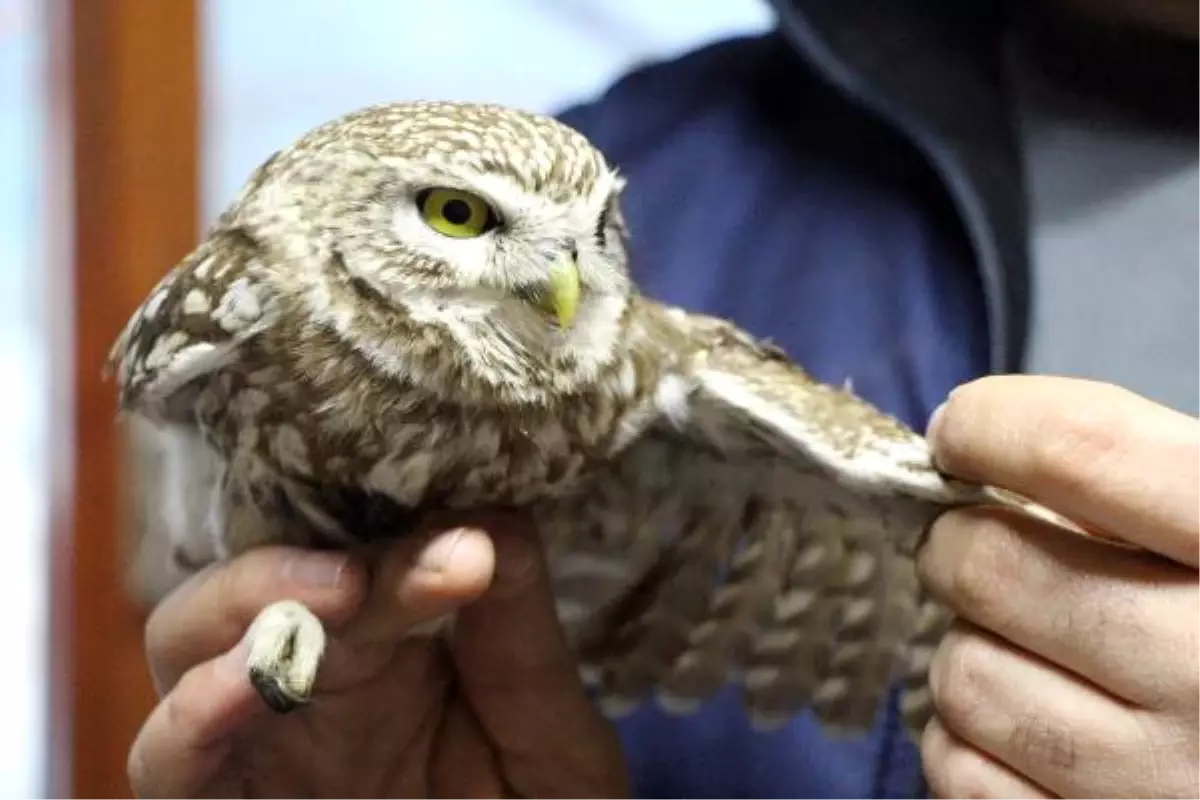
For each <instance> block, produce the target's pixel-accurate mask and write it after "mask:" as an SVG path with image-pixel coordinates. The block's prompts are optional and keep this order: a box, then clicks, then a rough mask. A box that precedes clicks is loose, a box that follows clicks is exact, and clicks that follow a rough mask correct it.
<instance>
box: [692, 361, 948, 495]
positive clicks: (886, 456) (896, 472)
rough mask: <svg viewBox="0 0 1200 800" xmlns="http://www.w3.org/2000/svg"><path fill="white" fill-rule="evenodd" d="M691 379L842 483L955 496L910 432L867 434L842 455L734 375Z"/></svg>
mask: <svg viewBox="0 0 1200 800" xmlns="http://www.w3.org/2000/svg"><path fill="white" fill-rule="evenodd" d="M697 377H698V379H699V381H700V385H701V387H702V388H703V389H704V391H705V392H706V393H708V394H710V395H712V396H713V397H715V398H716V399H718V400H720V401H721V402H722V403H725V404H728V405H729V406H731V407H733V408H736V409H739V410H741V411H742V412H744V413H745V414H746V415H748V416H749V417H750V418H752V419H754V420H755V421H757V422H759V423H765V424H766V425H768V426H769V427H770V428H771V429H772V430H773V431H775V432H776V433H778V434H779V435H780V436H781V437H783V438H784V439H785V440H786V441H787V442H788V444H789V445H792V446H794V447H795V448H796V449H797V450H798V451H800V452H802V453H804V454H805V455H806V456H808V457H809V458H811V459H812V460H813V461H814V462H816V463H817V464H819V465H821V466H823V467H825V468H826V469H828V470H830V471H831V472H832V473H833V474H834V475H835V476H837V479H838V480H839V481H840V482H841V483H843V484H845V485H847V486H851V487H853V488H856V489H862V490H863V491H866V492H870V493H873V494H874V493H882V494H894V493H896V492H897V491H898V490H903V491H906V492H909V493H911V494H912V495H913V496H915V497H920V498H923V499H928V500H935V501H939V500H947V499H957V498H958V496H959V490H957V489H950V487H948V485H947V482H946V480H945V478H943V477H942V476H941V475H940V474H939V473H938V472H937V471H936V470H935V469H934V468H933V458H932V455H931V454H930V451H929V447H928V445H927V444H926V443H925V440H924V439H923V438H921V437H920V436H917V435H916V434H913V435H912V436H910V437H906V438H882V437H876V438H872V439H870V440H869V442H870V444H869V446H860V447H856V448H854V450H853V451H852V452H849V453H847V452H846V448H845V447H844V446H843V445H842V444H840V443H838V442H835V441H834V438H833V436H834V432H832V431H830V430H828V429H827V428H826V427H825V426H823V425H819V424H811V423H808V422H807V421H806V420H804V419H803V418H802V417H799V416H797V415H796V414H795V413H794V412H793V411H792V410H791V409H788V408H784V407H781V406H779V405H776V404H775V403H772V402H770V401H769V400H768V399H766V398H764V397H763V396H762V395H760V394H758V393H756V392H754V391H753V389H752V388H751V387H750V385H749V384H748V383H747V382H746V381H744V380H742V379H740V378H738V377H737V376H735V375H731V374H729V373H726V372H722V371H719V370H711V369H706V370H701V371H700V372H699V373H698V376H697Z"/></svg>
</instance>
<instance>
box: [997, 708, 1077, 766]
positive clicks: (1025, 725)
mask: <svg viewBox="0 0 1200 800" xmlns="http://www.w3.org/2000/svg"><path fill="white" fill-rule="evenodd" d="M1008 749H1009V751H1010V752H1011V753H1012V754H1013V757H1014V760H1015V761H1017V762H1018V763H1023V764H1041V765H1043V766H1044V767H1046V768H1049V769H1051V770H1053V771H1055V772H1058V773H1065V774H1070V773H1072V772H1074V771H1075V767H1076V763H1077V761H1078V753H1077V742H1076V736H1075V732H1074V730H1072V728H1071V726H1070V725H1068V724H1066V723H1064V722H1060V721H1057V720H1054V719H1053V718H1050V717H1047V716H1043V715H1037V714H1028V715H1024V716H1021V717H1018V718H1017V719H1016V720H1015V721H1014V723H1013V727H1012V732H1011V733H1010V734H1009V736H1008Z"/></svg>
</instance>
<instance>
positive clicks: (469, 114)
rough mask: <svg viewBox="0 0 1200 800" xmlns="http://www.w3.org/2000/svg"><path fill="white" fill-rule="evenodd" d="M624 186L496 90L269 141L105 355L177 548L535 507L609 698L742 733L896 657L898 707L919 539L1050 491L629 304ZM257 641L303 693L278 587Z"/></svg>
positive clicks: (922, 626) (313, 661)
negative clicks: (713, 713) (969, 478)
mask: <svg viewBox="0 0 1200 800" xmlns="http://www.w3.org/2000/svg"><path fill="white" fill-rule="evenodd" d="M622 186H623V180H622V178H621V177H620V176H619V175H618V174H617V173H616V171H615V170H614V169H613V168H612V167H611V166H610V165H609V164H608V163H607V162H606V161H605V158H604V157H603V155H602V154H601V153H600V152H598V151H597V149H596V148H594V147H593V146H592V145H591V144H590V143H589V142H588V141H587V140H586V139H585V138H584V137H583V136H581V135H580V134H579V133H577V132H576V131H574V130H572V129H570V128H568V127H566V126H564V125H562V124H560V123H558V122H556V121H555V120H553V119H550V118H547V117H543V116H538V115H534V114H529V113H524V112H521V111H517V110H512V109H507V108H503V107H499V106H494V105H476V104H465V103H447V102H418V103H406V104H392V105H382V106H376V107H371V108H367V109H364V110H361V111H357V112H354V113H351V114H349V115H347V116H344V117H342V118H340V119H337V120H335V121H332V122H330V123H327V124H325V125H322V126H320V127H318V128H316V129H314V130H312V131H311V132H309V133H307V134H306V135H304V136H303V137H301V138H300V139H299V140H298V141H297V142H296V143H294V144H293V145H291V146H290V147H288V148H286V149H284V150H281V151H279V152H277V153H275V154H274V155H273V156H271V157H270V158H269V159H267V161H266V162H265V163H264V164H262V166H260V167H259V168H258V169H257V170H256V171H255V173H254V174H253V176H252V177H251V178H250V180H249V181H248V183H247V184H246V185H245V187H244V188H243V190H242V191H241V193H240V195H239V196H238V197H237V198H236V199H235V200H234V202H233V203H232V205H231V206H230V207H229V209H228V210H227V211H226V212H225V213H224V214H223V215H222V216H221V217H220V218H219V219H218V220H217V221H216V223H215V224H214V226H213V227H212V228H211V229H210V230H209V232H208V233H207V235H206V237H205V238H204V240H203V241H202V242H201V244H200V245H199V246H198V247H197V248H196V249H195V251H194V252H192V253H191V254H190V255H188V256H187V257H186V258H185V259H184V260H183V261H182V262H181V263H180V264H179V265H178V266H176V267H175V268H174V269H173V270H172V271H171V272H170V273H169V274H167V275H166V277H165V278H164V279H163V280H162V281H161V283H160V284H159V285H158V286H157V287H156V288H155V289H154V290H153V291H152V292H151V293H150V294H149V296H148V297H147V298H146V300H145V301H144V303H143V304H142V305H141V307H140V308H139V309H138V310H137V311H136V313H135V314H134V315H133V317H132V319H131V320H130V321H129V323H128V325H127V326H126V327H125V329H124V331H123V332H122V333H121V335H120V337H119V338H118V340H117V342H116V344H115V346H114V348H113V351H112V355H111V364H110V366H111V369H112V371H113V373H114V374H115V375H116V378H117V382H118V385H119V398H120V406H121V408H122V410H123V411H124V412H126V413H128V414H133V415H136V417H137V418H139V419H141V420H143V421H145V422H149V423H151V424H152V425H153V426H154V428H155V430H156V431H157V432H158V435H159V436H160V437H161V438H162V441H163V442H164V447H165V450H164V452H166V453H167V454H168V455H169V456H170V459H171V464H170V467H171V475H172V476H174V477H173V480H172V481H171V482H170V485H171V486H173V487H175V489H176V491H175V492H174V494H173V495H171V496H164V497H163V498H162V500H161V501H162V502H163V503H166V504H170V505H171V507H172V509H175V511H174V512H173V513H172V515H168V516H169V518H171V519H174V520H175V521H174V523H173V524H171V525H168V526H167V530H166V533H165V534H163V535H165V536H169V537H170V546H169V550H170V551H171V553H172V556H173V560H174V564H175V566H176V567H179V568H181V574H182V573H186V571H188V570H190V569H195V568H198V567H200V566H203V565H204V564H206V563H210V562H212V561H214V560H217V559H224V558H228V557H231V556H233V555H236V554H237V553H240V552H242V551H245V550H246V549H247V548H251V547H255V546H258V545H263V544H268V543H288V544H296V545H311V546H321V547H340V548H351V549H353V548H362V547H366V546H367V544H368V543H369V542H370V541H371V540H372V539H377V538H378V537H380V536H390V535H402V532H403V531H404V530H406V529H411V526H412V525H413V522H414V519H415V518H416V517H417V516H418V515H420V514H421V513H423V512H427V511H430V510H433V509H469V508H473V507H485V506H486V507H507V508H518V509H523V510H525V511H527V512H528V513H529V514H530V515H531V517H532V518H533V519H534V520H535V521H536V524H537V528H538V531H539V533H540V536H541V539H542V541H543V543H544V548H545V551H546V555H547V560H548V564H549V567H550V572H551V576H552V580H553V584H554V590H555V598H556V601H557V608H558V615H559V619H560V620H561V624H562V626H563V628H564V632H565V633H566V635H567V636H568V638H569V641H570V642H571V644H572V647H573V648H574V651H575V652H576V653H577V655H578V659H579V665H580V669H581V673H582V675H583V676H584V678H585V680H587V681H588V682H589V683H590V684H591V685H592V686H593V687H594V689H595V692H596V696H597V697H598V700H599V702H600V704H601V705H602V707H603V708H604V709H605V710H606V711H608V712H609V713H612V714H619V713H622V712H628V711H629V710H631V709H633V708H634V707H635V706H637V705H639V704H640V703H642V702H645V701H646V700H647V698H651V697H653V698H655V699H656V700H657V701H658V702H659V703H660V704H661V705H662V706H663V707H665V708H666V709H667V710H669V711H671V712H675V713H688V712H691V711H693V710H695V709H696V708H697V707H698V706H699V705H700V704H701V703H702V702H703V701H704V700H705V699H706V698H708V697H710V696H711V695H712V694H714V693H715V692H716V691H717V690H718V689H720V688H721V687H722V686H724V685H725V684H727V683H729V682H731V681H732V682H736V683H737V684H739V685H740V687H741V691H742V696H743V697H744V703H745V707H746V710H747V712H748V716H749V718H750V719H751V720H752V721H753V722H754V723H755V724H756V725H759V726H763V727H770V726H773V725H778V724H780V723H782V722H784V721H786V720H787V719H788V718H789V717H791V716H792V715H794V714H795V713H797V712H798V711H800V710H802V709H806V708H808V709H811V710H812V711H813V712H814V713H815V714H816V716H817V717H818V718H819V719H820V720H821V721H822V722H823V723H825V725H826V726H827V727H828V728H829V729H830V730H831V731H833V732H836V731H848V732H854V731H859V730H862V729H864V728H866V727H867V726H868V725H869V724H870V723H871V721H872V718H873V715H874V714H875V712H876V710H877V708H878V706H879V703H880V701H881V699H882V697H883V695H884V693H885V691H886V690H887V689H888V687H889V686H891V685H894V684H895V683H896V682H897V681H899V682H902V683H903V684H904V685H905V687H906V691H905V695H904V699H903V701H902V707H903V711H904V713H905V716H906V719H907V720H908V722H909V724H910V726H911V728H912V730H914V731H916V730H917V729H919V727H920V726H921V725H922V724H923V723H924V721H925V720H926V719H927V718H928V716H929V714H930V701H929V694H928V691H927V689H926V686H925V671H926V667H927V664H928V660H929V656H930V654H931V652H932V648H933V646H934V645H935V644H936V641H937V639H938V637H939V636H940V635H941V633H942V632H943V631H944V630H945V628H946V626H947V624H948V622H949V615H948V614H947V612H946V611H945V610H943V609H942V608H939V607H938V606H937V605H936V604H935V603H933V602H932V601H931V600H930V599H929V598H927V597H926V596H925V595H924V594H923V593H922V590H921V587H920V586H919V584H918V581H917V578H916V574H915V570H914V551H915V550H916V548H917V546H918V543H919V541H920V539H921V536H922V534H923V532H924V531H925V529H926V528H927V526H928V524H929V523H930V522H931V520H932V519H933V517H934V516H935V515H937V514H938V513H939V512H941V511H942V510H944V509H946V508H947V507H950V506H953V505H958V504H967V503H994V504H1004V505H1010V506H1015V507H1020V508H1025V509H1026V510H1027V511H1030V512H1031V513H1038V514H1042V515H1043V516H1048V515H1049V512H1048V511H1046V510H1045V509H1042V508H1041V507H1039V506H1033V505H1032V504H1029V503H1026V502H1025V501H1024V500H1022V499H1020V498H1015V497H1012V496H1010V495H1006V494H1004V493H1002V492H1000V491H998V490H995V489H992V488H989V487H981V486H975V485H968V484H964V483H961V482H958V481H956V480H953V479H950V478H948V477H946V476H944V475H942V474H940V473H939V472H938V471H937V470H936V469H935V468H934V466H933V465H932V463H931V458H930V453H929V450H928V448H927V445H926V442H925V440H924V439H923V438H922V437H920V436H918V435H916V434H915V433H914V432H912V431H910V430H909V429H907V428H906V427H904V426H903V425H902V424H901V423H899V422H898V421H896V420H894V419H892V418H890V417H888V416H886V415H884V414H883V413H881V412H880V411H878V410H876V409H875V408H874V407H872V406H871V405H869V404H868V403H866V402H865V401H863V400H861V399H859V398H858V397H856V396H855V395H854V394H853V393H851V392H850V391H848V390H846V389H839V388H834V387H830V386H826V385H823V384H821V383H818V382H816V381H814V380H813V379H811V378H810V377H809V376H808V375H807V374H806V373H805V372H804V371H803V370H802V369H801V368H800V367H799V366H797V365H796V364H794V363H792V362H791V361H790V360H789V359H788V357H787V356H786V355H785V354H784V353H783V352H781V351H780V350H778V349H776V348H775V347H773V346H771V345H770V344H767V343H765V342H761V341H756V340H755V339H754V338H752V337H751V336H749V335H747V334H746V333H744V332H743V331H741V330H739V329H738V328H737V327H735V326H734V325H732V324H730V323H728V322H726V321H723V320H721V319H716V318H713V317H710V316H704V315H701V314H696V313H691V312H689V311H686V310H683V309H680V308H672V307H669V306H666V305H663V304H661V303H657V302H654V301H652V300H650V299H648V298H646V297H644V296H642V295H640V294H639V293H638V291H637V289H636V288H635V286H634V285H633V283H632V282H631V277H630V274H629V271H628V264H627V262H628V247H629V241H628V237H627V234H626V229H625V225H624V222H623V219H622V214H621V207H620V201H619V198H620V194H621V189H622ZM167 566H168V565H166V564H164V565H162V566H161V568H162V569H166V568H167ZM446 630H448V629H447V628H443V631H442V633H443V634H444V633H445V631H446ZM248 637H249V642H250V651H249V656H248V663H247V670H248V674H249V677H250V679H251V681H252V682H253V684H254V686H255V687H256V688H257V690H258V691H259V693H260V694H261V695H262V697H263V699H264V701H265V702H266V703H267V704H268V705H270V706H271V707H272V708H273V709H275V710H277V711H287V710H290V709H292V708H294V707H296V706H297V705H299V704H303V703H305V702H306V701H308V700H309V698H310V695H311V691H312V686H313V682H314V679H315V677H316V675H317V672H318V670H319V666H320V661H321V657H322V652H323V648H324V643H325V633H324V631H323V629H322V627H321V623H320V622H318V621H317V619H316V618H315V617H314V616H313V615H312V614H311V613H310V612H309V611H308V610H306V609H305V608H304V607H303V606H301V605H299V604H296V603H294V602H287V603H279V604H276V605H272V606H269V607H267V608H266V609H264V610H263V611H262V613H261V614H260V615H259V616H258V618H257V619H256V620H255V622H254V624H253V625H252V626H251V629H250V631H249V632H248Z"/></svg>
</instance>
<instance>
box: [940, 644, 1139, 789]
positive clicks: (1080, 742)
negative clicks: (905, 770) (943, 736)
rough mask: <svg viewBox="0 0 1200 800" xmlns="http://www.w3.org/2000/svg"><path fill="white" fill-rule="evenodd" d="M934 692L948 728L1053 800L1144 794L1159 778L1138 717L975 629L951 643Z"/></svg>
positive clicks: (943, 655)
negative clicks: (1052, 794)
mask: <svg viewBox="0 0 1200 800" xmlns="http://www.w3.org/2000/svg"><path fill="white" fill-rule="evenodd" d="M929 686H930V690H931V692H932V693H933V700H934V705H935V706H936V708H937V714H938V717H939V718H940V719H941V720H942V722H943V723H944V724H945V725H946V727H947V728H948V729H950V730H951V731H953V732H954V733H955V734H956V735H957V736H959V737H960V738H962V739H963V740H964V741H965V742H968V743H969V744H971V745H972V746H974V747H976V748H978V749H979V750H981V751H982V752H984V753H987V754H988V755H990V756H991V757H993V758H995V759H996V760H998V761H1000V762H1001V763H1003V764H1005V765H1007V766H1008V767H1010V768H1011V769H1012V770H1014V771H1016V772H1017V773H1019V774H1021V775H1024V776H1026V777H1027V778H1028V779H1029V780H1031V781H1033V782H1035V783H1037V784H1038V785H1040V786H1044V787H1046V788H1047V789H1049V790H1050V791H1052V792H1055V793H1056V794H1060V795H1065V796H1072V797H1097V796H1105V797H1113V796H1119V797H1132V796H1141V795H1137V794H1136V793H1138V792H1141V791H1145V787H1146V786H1147V785H1148V783H1147V782H1148V781H1151V780H1152V778H1153V777H1154V776H1153V775H1151V774H1150V772H1148V770H1149V771H1151V772H1152V771H1153V768H1154V760H1153V759H1150V758H1148V757H1147V753H1148V752H1149V749H1148V744H1149V743H1148V742H1147V740H1146V736H1145V731H1144V726H1143V725H1142V724H1141V722H1140V720H1141V719H1142V718H1143V717H1142V716H1141V715H1140V713H1139V712H1137V711H1135V710H1133V709H1131V708H1130V707H1129V706H1127V705H1125V704H1124V703H1121V702H1120V701H1118V700H1117V699H1116V698H1114V697H1112V696H1111V695H1109V694H1106V693H1105V692H1103V691H1101V690H1099V689H1097V688H1096V687H1094V686H1092V685H1090V684H1088V683H1086V682H1084V681H1081V680H1079V679H1078V678H1076V677H1075V676H1073V675H1069V674H1067V673H1065V672H1063V671H1061V670H1059V669H1057V668H1056V667H1054V666H1053V665H1051V664H1049V663H1047V662H1045V661H1042V660H1040V659H1038V658H1036V657H1035V656H1032V655H1030V654H1028V653H1025V652H1023V651H1020V650H1018V649H1015V648H1014V647H1012V646H1011V645H1009V644H1007V643H1005V642H1004V641H1002V640H1000V639H998V638H996V637H993V636H991V635H989V634H986V633H984V632H982V631H980V630H979V629H977V628H973V627H971V626H969V625H965V624H961V623H959V624H957V625H956V626H955V627H954V628H953V629H952V630H951V631H950V632H949V633H948V634H947V635H946V637H945V638H944V639H943V640H942V643H941V645H940V646H939V647H938V649H937V651H936V652H935V653H934V657H933V660H932V661H931V662H930V665H929ZM1131 793H1132V794H1131Z"/></svg>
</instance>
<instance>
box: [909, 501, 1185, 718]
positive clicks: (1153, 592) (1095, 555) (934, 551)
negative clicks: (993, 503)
mask: <svg viewBox="0 0 1200 800" xmlns="http://www.w3.org/2000/svg"><path fill="white" fill-rule="evenodd" d="M917 569H918V572H919V575H920V577H921V580H922V582H923V583H924V585H925V586H926V588H927V589H928V590H929V591H930V592H931V593H932V594H933V595H935V596H936V597H938V598H939V599H940V600H942V601H943V602H945V603H946V604H947V605H949V606H950V607H951V608H952V609H953V610H954V611H955V612H956V613H957V614H958V615H959V616H960V617H962V618H964V619H967V620H970V621H971V622H973V623H975V624H976V625H978V626H980V627H982V628H985V629H987V630H989V631H993V632H995V633H997V634H999V635H1000V636H1002V637H1004V638H1005V639H1008V640H1010V641H1012V642H1014V643H1015V644H1017V645H1019V646H1020V647H1022V648H1024V649H1026V650H1029V651H1031V652H1033V653H1036V654H1038V655H1040V656H1042V657H1043V658H1046V659H1048V660H1050V661H1052V662H1054V663H1056V664H1059V665H1061V666H1063V667H1065V668H1066V669H1068V670H1071V671H1073V672H1076V673H1078V674H1079V675H1082V676H1084V677H1086V678H1087V679H1088V680H1090V681H1092V682H1094V683H1096V684H1098V685H1100V686H1102V687H1104V688H1105V689H1107V690H1109V691H1111V692H1113V693H1115V694H1117V695H1120V696H1121V697H1124V698H1126V699H1128V700H1131V701H1133V702H1135V703H1138V704H1140V705H1142V706H1145V707H1147V708H1159V707H1163V706H1168V705H1172V704H1174V703H1177V702H1178V701H1179V700H1180V699H1184V698H1186V697H1187V696H1192V697H1194V696H1195V692H1196V690H1197V679H1196V671H1197V657H1196V653H1197V649H1198V648H1200V643H1198V636H1197V630H1198V628H1200V602H1198V599H1197V598H1198V595H1197V592H1196V574H1195V572H1193V571H1191V570H1188V569H1187V568H1185V567H1182V566H1179V565H1176V564H1172V563H1170V562H1167V561H1164V560H1163V559H1161V558H1158V557H1156V556H1154V555H1152V554H1150V553H1147V552H1131V551H1127V550H1117V549H1114V548H1112V547H1109V546H1107V545H1104V544H1103V543H1099V542H1094V541H1091V540H1088V539H1085V538H1082V537H1078V536H1069V535H1063V534H1061V533H1060V532H1058V531H1056V530H1054V529H1052V528H1050V527H1049V526H1046V525H1044V524H1043V523H1041V522H1038V521H1037V520H1033V519H1030V518H1028V517H1024V516H1022V515H1019V514H1014V513H1010V512H1007V511H1004V510H994V509H982V508H964V509H957V510H954V511H950V512H947V513H945V514H943V515H942V516H941V517H940V518H939V519H938V520H937V521H936V522H935V523H934V524H933V526H932V527H931V528H930V531H929V536H928V539H927V541H926V544H925V546H924V548H923V549H922V550H921V552H920V553H919V555H918V560H917ZM1159 642H1173V643H1177V644H1175V645H1173V646H1172V647H1171V648H1170V649H1164V648H1163V647H1161V646H1159V645H1157V644H1156V643H1159ZM1135 654H1136V655H1135Z"/></svg>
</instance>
